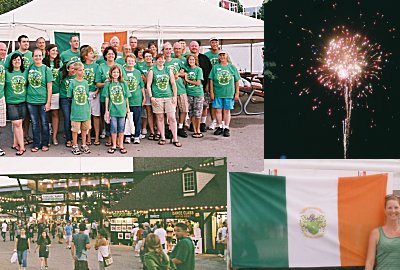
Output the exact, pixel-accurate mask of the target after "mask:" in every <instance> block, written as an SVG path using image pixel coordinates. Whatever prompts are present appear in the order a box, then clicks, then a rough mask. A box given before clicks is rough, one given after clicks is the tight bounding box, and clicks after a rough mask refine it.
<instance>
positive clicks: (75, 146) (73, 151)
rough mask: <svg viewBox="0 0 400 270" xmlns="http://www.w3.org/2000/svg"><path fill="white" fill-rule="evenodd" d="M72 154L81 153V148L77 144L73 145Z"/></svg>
mask: <svg viewBox="0 0 400 270" xmlns="http://www.w3.org/2000/svg"><path fill="white" fill-rule="evenodd" d="M72 154H74V155H80V154H81V151H80V150H79V147H78V146H77V145H74V146H72Z"/></svg>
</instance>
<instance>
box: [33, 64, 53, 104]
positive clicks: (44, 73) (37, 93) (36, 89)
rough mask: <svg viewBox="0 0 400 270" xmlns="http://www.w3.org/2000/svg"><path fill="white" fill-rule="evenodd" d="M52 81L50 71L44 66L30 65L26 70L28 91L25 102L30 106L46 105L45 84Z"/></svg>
mask: <svg viewBox="0 0 400 270" xmlns="http://www.w3.org/2000/svg"><path fill="white" fill-rule="evenodd" d="M52 81H53V74H52V73H51V69H50V68H49V67H48V66H46V65H43V64H42V65H41V66H39V67H37V66H36V65H32V66H31V67H30V68H29V70H28V90H27V97H26V101H27V102H28V103H32V104H46V103H47V83H49V82H52Z"/></svg>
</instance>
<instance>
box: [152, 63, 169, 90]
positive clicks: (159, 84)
mask: <svg viewBox="0 0 400 270" xmlns="http://www.w3.org/2000/svg"><path fill="white" fill-rule="evenodd" d="M152 70H153V81H152V83H151V93H152V95H153V97H155V98H170V97H172V96H173V93H172V88H171V84H170V81H169V72H170V69H169V68H168V67H165V66H164V68H163V69H162V70H159V69H158V68H157V66H155V67H154V68H153V69H152Z"/></svg>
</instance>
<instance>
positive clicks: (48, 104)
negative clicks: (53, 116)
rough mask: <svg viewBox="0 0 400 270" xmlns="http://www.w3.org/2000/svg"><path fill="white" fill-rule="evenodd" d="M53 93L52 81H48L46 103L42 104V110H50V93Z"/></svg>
mask: <svg viewBox="0 0 400 270" xmlns="http://www.w3.org/2000/svg"><path fill="white" fill-rule="evenodd" d="M52 94H53V83H52V82H48V83H47V102H46V105H44V110H45V111H46V112H48V111H50V106H51V95H52Z"/></svg>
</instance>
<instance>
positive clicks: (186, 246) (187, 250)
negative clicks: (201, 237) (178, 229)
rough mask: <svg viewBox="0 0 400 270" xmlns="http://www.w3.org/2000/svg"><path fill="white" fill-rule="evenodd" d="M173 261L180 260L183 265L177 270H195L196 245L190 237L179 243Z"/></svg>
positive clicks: (173, 251) (177, 266) (172, 255)
mask: <svg viewBox="0 0 400 270" xmlns="http://www.w3.org/2000/svg"><path fill="white" fill-rule="evenodd" d="M170 258H171V259H174V258H176V259H178V260H180V261H181V262H182V263H181V264H177V265H176V269H177V270H194V245H193V241H192V239H190V237H184V238H182V239H180V240H179V241H178V243H177V244H176V246H175V247H174V249H173V250H172V253H171V255H170Z"/></svg>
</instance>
